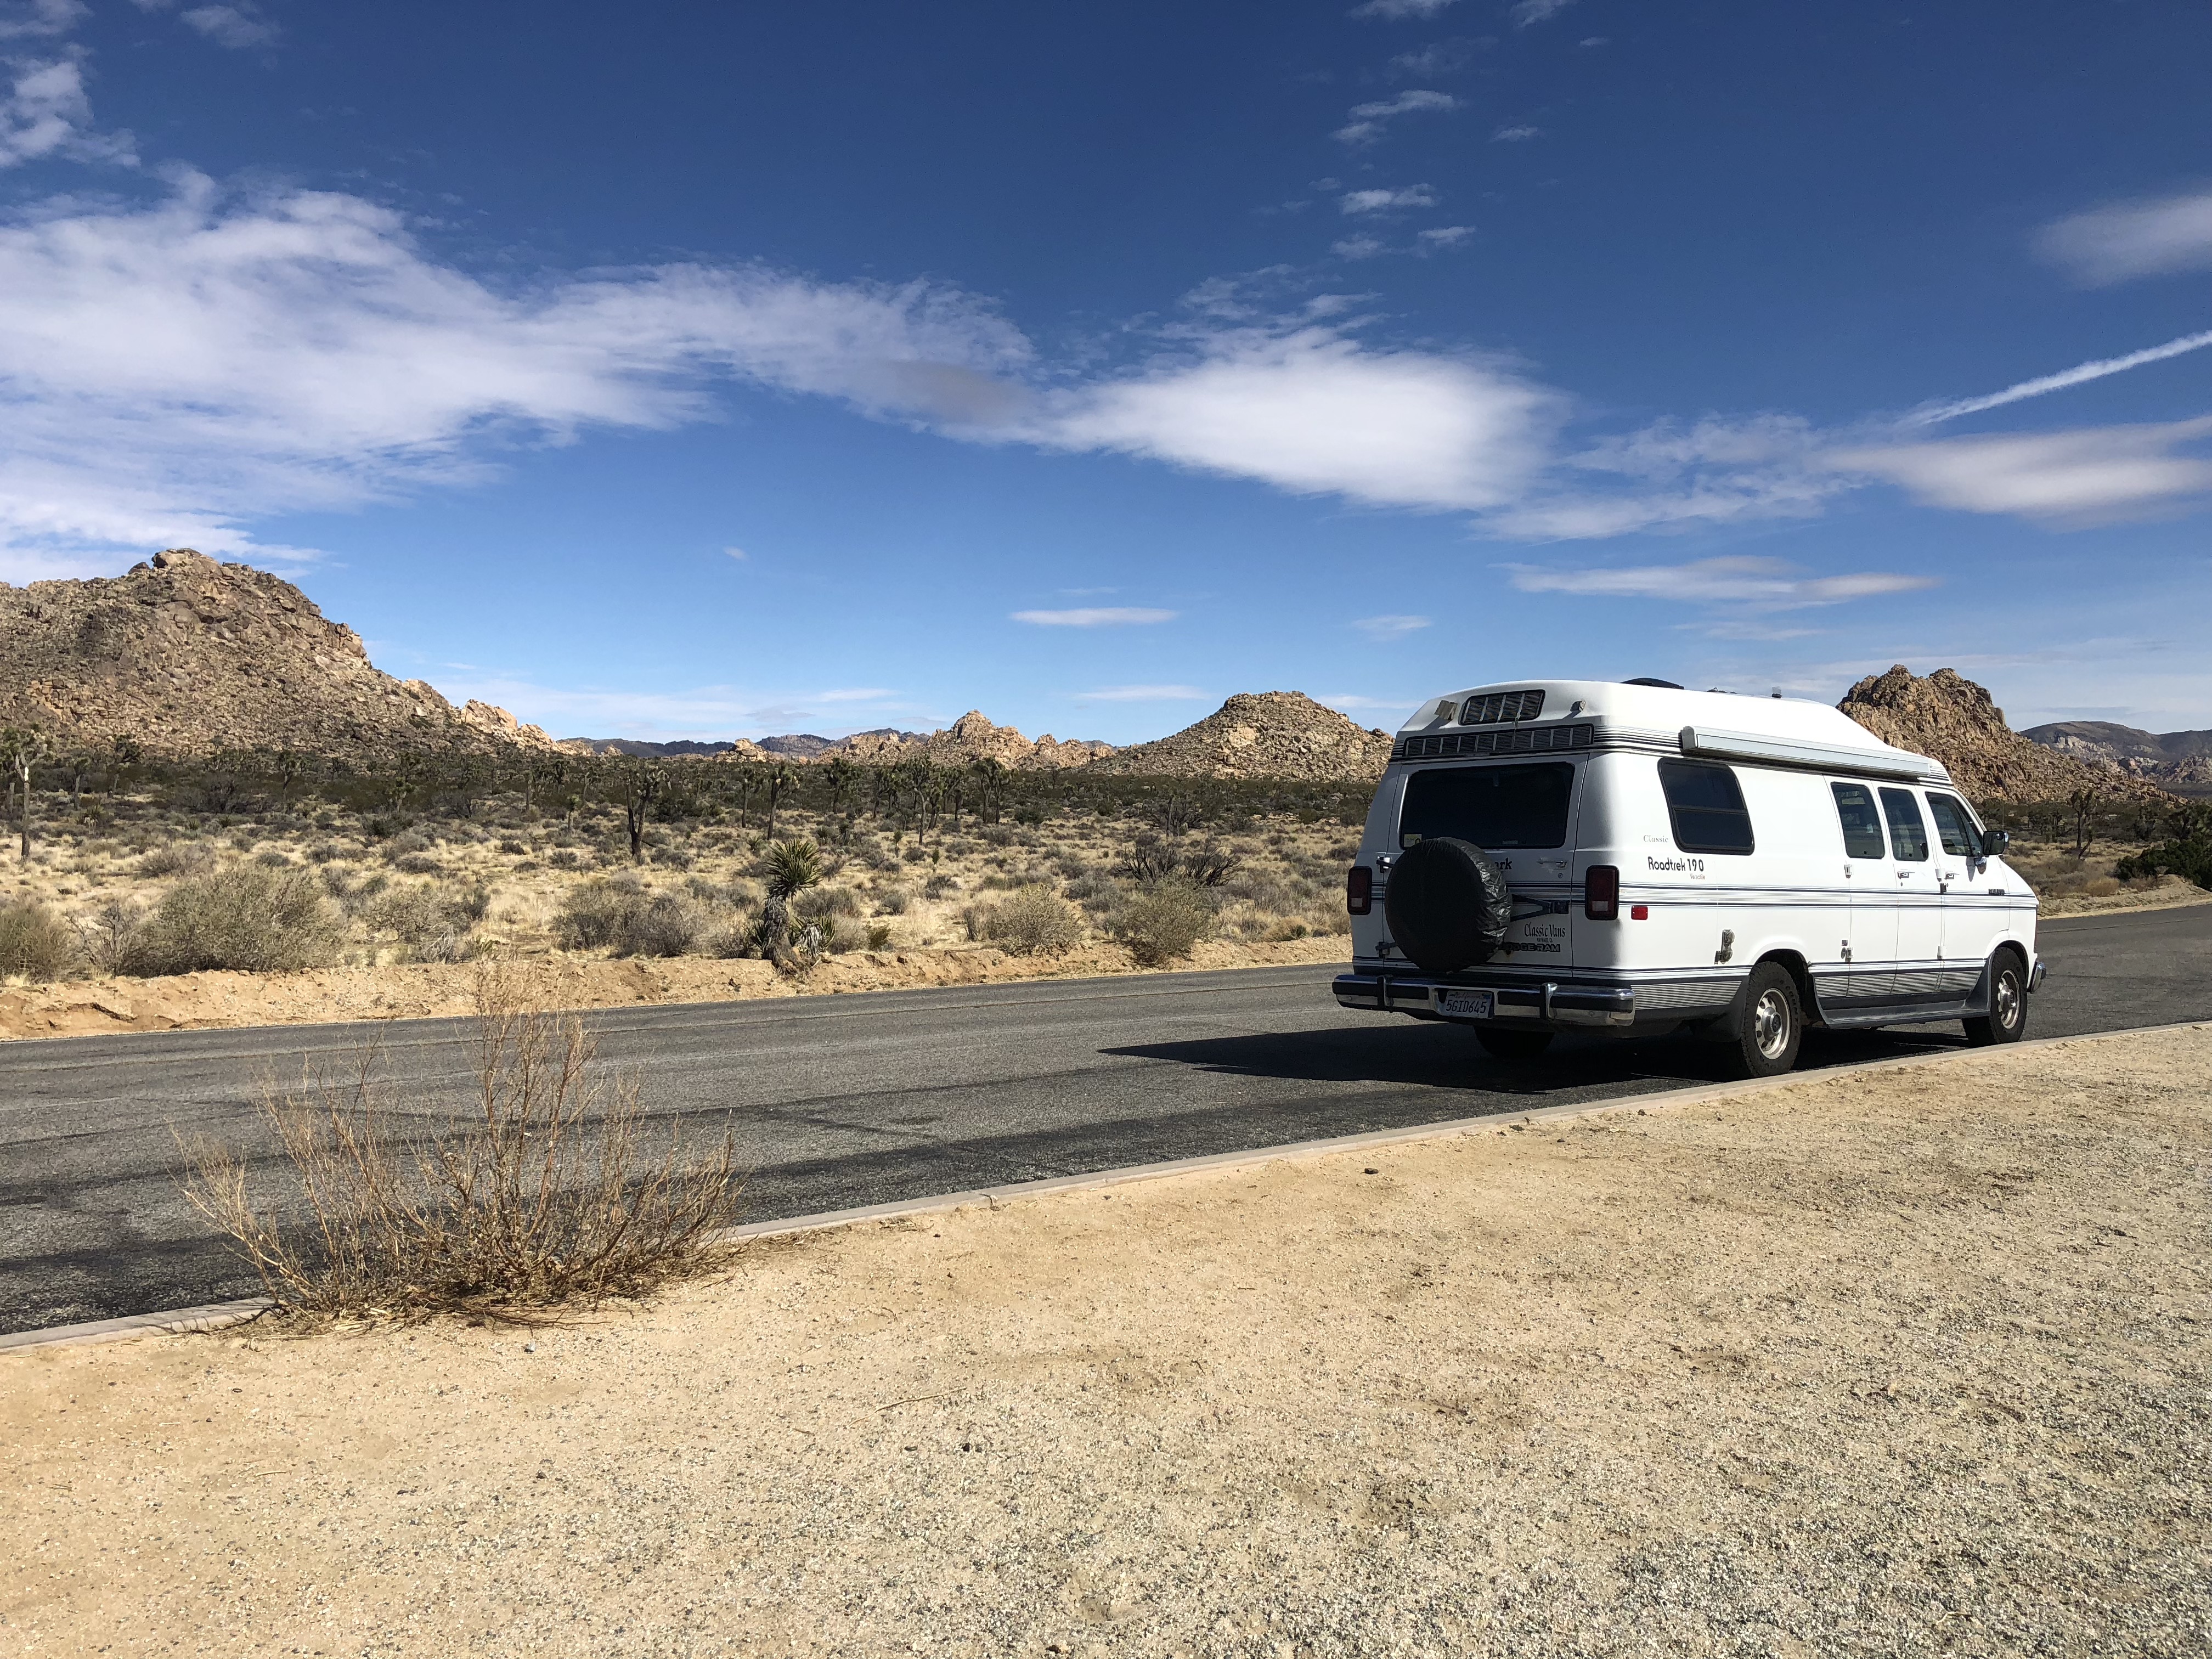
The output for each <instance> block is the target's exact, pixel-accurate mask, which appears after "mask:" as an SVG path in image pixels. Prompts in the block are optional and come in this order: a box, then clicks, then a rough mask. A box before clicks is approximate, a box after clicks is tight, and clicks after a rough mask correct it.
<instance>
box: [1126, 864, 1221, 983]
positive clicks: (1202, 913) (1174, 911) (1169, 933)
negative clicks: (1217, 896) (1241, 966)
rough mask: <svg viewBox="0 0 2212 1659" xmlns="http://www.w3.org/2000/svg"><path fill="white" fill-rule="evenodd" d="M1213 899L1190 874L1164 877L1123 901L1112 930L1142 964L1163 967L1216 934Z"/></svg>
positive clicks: (1146, 966) (1149, 966) (1141, 888)
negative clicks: (1214, 931) (1189, 876)
mask: <svg viewBox="0 0 2212 1659" xmlns="http://www.w3.org/2000/svg"><path fill="white" fill-rule="evenodd" d="M1215 924H1216V915H1215V910H1214V904H1213V898H1212V895H1211V894H1209V893H1208V892H1207V891H1206V889H1204V888H1203V887H1201V886H1200V885H1199V884H1197V883H1196V882H1194V881H1193V880H1191V879H1190V878H1188V877H1187V876H1163V877H1161V878H1159V879H1158V880H1156V881H1152V882H1149V883H1147V884H1145V885H1144V886H1142V887H1139V889H1138V890H1136V891H1135V892H1133V893H1131V894H1129V895H1128V896H1127V897H1125V898H1124V899H1123V900H1122V901H1121V908H1120V909H1118V910H1116V911H1115V913H1114V915H1113V918H1112V921H1111V924H1110V926H1111V929H1112V932H1113V935H1114V937H1115V939H1119V940H1120V941H1121V943H1122V944H1123V945H1127V947H1128V950H1129V954H1130V955H1131V956H1133V957H1135V958H1136V959H1137V963H1138V965H1139V967H1144V968H1159V967H1164V966H1165V965H1166V964H1167V963H1170V962H1173V961H1175V960H1176V958H1177V957H1186V956H1188V955H1189V954H1190V951H1191V949H1192V947H1193V946H1194V945H1196V944H1197V943H1198V942H1199V941H1200V939H1208V938H1211V937H1212V933H1213V930H1214V927H1215Z"/></svg>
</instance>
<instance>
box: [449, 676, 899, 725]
mask: <svg viewBox="0 0 2212 1659" xmlns="http://www.w3.org/2000/svg"><path fill="white" fill-rule="evenodd" d="M434 683H435V684H436V685H437V687H438V690H439V691H440V692H441V694H443V695H444V696H446V697H447V698H448V699H450V700H451V701H453V702H463V701H465V700H466V699H468V698H471V697H476V698H480V699H482V700H483V702H489V703H495V704H497V705H498V706H499V707H500V708H504V709H507V710H508V711H509V712H510V713H512V714H513V715H515V717H516V718H517V719H520V720H527V721H529V722H530V723H531V724H532V725H535V726H544V727H545V728H546V729H547V730H548V731H549V732H551V733H552V734H553V735H554V736H555V737H556V738H565V737H591V738H604V737H626V738H645V739H647V740H651V739H655V738H703V739H708V740H720V739H722V738H733V737H749V738H758V737H771V736H774V735H775V734H777V733H779V732H789V731H791V730H793V729H794V728H796V727H805V726H813V725H817V724H819V725H826V726H829V730H828V731H827V732H824V733H823V735H824V736H836V735H838V734H840V733H842V732H844V731H848V730H851V729H852V728H853V727H854V725H856V724H860V723H866V722H867V721H869V720H871V719H873V720H881V719H882V718H884V714H886V713H888V712H890V711H889V710H887V709H885V708H881V707H878V708H876V709H874V710H872V712H871V713H870V714H860V716H859V720H857V721H856V720H854V716H853V715H852V714H847V715H846V716H845V717H844V718H843V719H842V720H840V721H837V722H835V723H832V722H830V721H828V720H823V716H822V714H821V713H820V712H819V711H820V710H821V709H822V708H823V706H824V705H831V706H840V705H851V704H856V703H857V704H864V705H865V704H877V705H883V704H886V703H889V702H890V700H891V699H893V698H895V697H896V696H898V695H899V694H898V693H896V692H895V691H890V690H884V689H883V688H882V687H879V686H869V687H855V688H850V689H833V690H821V691H805V692H771V691H750V690H745V689H744V688H743V687H739V686H730V685H707V686H699V687H696V688H694V689H691V690H682V691H633V690H623V689H622V688H620V687H611V688H610V687H568V686H549V685H542V684H538V683H537V682H535V681H532V680H527V679H523V678H517V677H514V676H512V675H501V674H498V673H487V672H484V671H481V670H477V671H467V670H464V671H462V672H460V673H458V674H455V675H452V676H444V675H441V676H440V677H439V678H437V679H436V680H435V682H434ZM895 706H896V705H895Z"/></svg>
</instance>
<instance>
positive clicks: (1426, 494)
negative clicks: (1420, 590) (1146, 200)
mask: <svg viewBox="0 0 2212 1659" xmlns="http://www.w3.org/2000/svg"><path fill="white" fill-rule="evenodd" d="M1561 413H1562V411H1561V409H1560V400H1559V398H1558V395H1557V394H1556V393H1554V392H1551V391H1549V390H1548V389H1547V388H1545V387H1543V386H1537V385H1535V384H1534V383H1533V382H1531V381H1528V380H1523V379H1522V378H1521V377H1520V376H1519V375H1517V374H1514V373H1513V372H1511V371H1510V370H1509V369H1507V368H1503V367H1501V366H1498V365H1497V364H1494V363H1490V362H1482V361H1480V360H1478V359H1474V358H1462V357H1450V356H1443V355H1441V354H1438V353H1433V352H1421V351H1390V350H1382V349H1374V348H1371V347H1368V346H1364V345H1361V344H1359V343H1357V342H1355V341H1352V340H1351V339H1348V338H1346V337H1344V336H1343V335H1342V334H1340V333H1338V332H1336V331H1332V330H1329V329H1324V328H1311V327H1310V328H1299V329H1295V330H1292V331H1289V332H1287V333H1280V334H1277V333H1269V332H1267V331H1261V330H1256V329H1255V330H1245V331H1232V332H1229V333H1225V334H1223V335H1219V336H1217V337H1213V338H1212V339H1211V340H1209V341H1208V342H1206V345H1205V348H1204V349H1203V350H1202V352H1201V354H1200V356H1199V357H1198V358H1197V360H1196V361H1183V360H1171V361H1166V362H1160V363H1158V364H1157V365H1154V366H1152V367H1151V368H1147V369H1146V370H1145V371H1143V372H1141V373H1139V374H1135V375H1133V376H1131V377H1129V378H1127V379H1125V380H1116V381H1111V382H1109V383H1107V384H1106V385H1103V386H1097V387H1093V388H1091V389H1090V390H1088V391H1085V392H1079V393H1073V394H1067V396H1066V401H1064V402H1063V404H1061V405H1060V411H1059V413H1058V416H1057V418H1056V419H1055V420H1054V422H1052V424H1051V425H1050V427H1049V428H1048V429H1045V430H1042V431H1040V433H1039V434H1038V435H1039V437H1040V438H1041V440H1042V441H1048V442H1052V443H1055V444H1057V445H1059V446H1060V447H1069V448H1084V449H1113V450H1120V451H1122V452H1124V453H1130V454H1139V455H1148V456H1152V457H1153V458H1155V459H1160V460H1165V461H1172V462H1175V463H1176V464H1178V465H1183V466H1189V467H1195V468H1198V469H1200V470H1201V471H1209V472H1223V473H1228V474H1230V475H1231V476H1234V477H1245V478H1256V479H1259V480H1261V481H1262V482H1264V483H1271V484H1273V485H1275V486H1276V487H1278V488H1279V489H1288V490H1291V491H1294V492H1296V493H1297V494H1300V495H1322V494H1336V495H1346V496H1349V497H1351V498H1352V499H1353V500H1355V501H1367V502H1371V503H1374V504H1376V505H1378V506H1389V507H1468V508H1486V507H1498V506H1501V505H1503V504H1504V503H1505V502H1508V501H1512V500H1515V499H1516V498H1517V497H1518V495H1520V493H1521V491H1522V489H1524V488H1525V486H1526V484H1527V482H1528V477H1529V476H1530V475H1531V473H1532V472H1533V471H1534V469H1535V468H1536V467H1537V466H1538V465H1540V464H1541V459H1542V456H1543V451H1544V447H1545V445H1546V442H1547V439H1548V437H1549V435H1550V432H1551V430H1552V428H1553V426H1554V425H1555V424H1556V422H1557V421H1558V420H1559V417H1560V415H1561Z"/></svg>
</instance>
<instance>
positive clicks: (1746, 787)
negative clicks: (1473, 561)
mask: <svg viewBox="0 0 2212 1659" xmlns="http://www.w3.org/2000/svg"><path fill="white" fill-rule="evenodd" d="M2004 847H2005V836H2004V834H2003V832H2002V830H1994V831H1993V830H1987V829H1983V828H1982V826H1981V823H1980V821H1979V820H1978V818H1977V817H1975V815H1974V811H1973V809H1972V807H1971V806H1969V805H1967V804H1966V800H1965V799H1964V798H1963V797H1962V796H1961V795H1960V793H1959V792H1958V790H1957V789H1956V788H1955V787H1954V786H1953V784H1952V782H1951V781H1950V778H1949V776H1948V775H1947V774H1946V773H1945V771H1944V769H1943V768H1942V766H1941V765H1939V764H1937V763H1936V762H1934V761H1932V760H1929V759H1927V758H1926V757H1923V756H1919V755H1914V754H1911V753H1908V752H1907V751H1905V750H1902V749H1893V748H1891V747H1890V746H1889V745H1887V744H1884V743H1882V742H1881V741H1880V740H1879V739H1877V738H1875V737H1874V736H1873V734H1871V733H1870V732H1867V731H1866V730H1865V729H1864V728H1863V727H1862V726H1859V725H1858V724H1857V723H1856V722H1855V721H1853V720H1850V718H1848V717H1847V716H1845V715H1844V714H1841V713H1839V712H1838V711H1837V710H1835V709H1833V708H1828V707H1826V705H1825V704H1821V703H1814V702H1800V701H1796V700H1795V699H1783V698H1779V697H1776V698H1760V697H1742V696H1731V695H1729V694H1728V693H1726V692H1715V691H1685V690H1681V689H1680V688H1679V687H1675V686H1670V685H1667V684H1664V683H1662V682H1631V683H1629V684H1625V685H1622V684H1610V683H1607V682H1601V681H1592V680H1541V681H1533V682H1523V683H1522V684H1515V685H1501V686H1482V687H1478V688H1476V689H1474V690H1467V691H1458V692H1455V693H1453V694H1452V695H1451V696H1447V697H1442V698H1438V699H1436V700H1434V701H1432V702H1427V703H1425V704H1423V705H1422V707H1421V709H1420V710H1419V713H1418V714H1416V715H1415V716H1414V718H1413V720H1412V722H1410V723H1409V724H1408V725H1407V726H1405V727H1404V729H1403V730H1401V732H1399V734H1398V738H1397V742H1396V744H1395V746H1394V748H1393V750H1392V751H1391V760H1390V768H1389V771H1388V772H1387V773H1386V774H1385V775H1384V776H1383V785H1382V787H1381V788H1379V789H1378V790H1376V794H1375V804H1374V805H1373V807H1372V808H1371V809H1370V811H1369V813H1368V816H1367V829H1366V833H1365V835H1364V837H1363V839H1362V840H1361V842H1360V850H1359V862H1358V865H1357V866H1354V868H1353V869H1352V873H1351V880H1350V884H1349V888H1348V894H1347V899H1348V902H1349V905H1350V908H1351V911H1352V956H1353V963H1352V967H1353V971H1352V972H1351V973H1349V974H1347V975H1344V976H1342V977H1341V978H1340V979H1339V980H1338V981H1336V995H1337V1000H1338V1001H1340V1002H1341V1003H1343V1004H1344V1005H1345V1006H1347V1007H1354V1008H1380V1009H1386V1010H1390V1011H1394V1012H1400V1013H1405V1014H1410V1015H1413V1017H1415V1018H1422V1019H1450V1020H1462V1021H1465V1022H1468V1023H1469V1024H1472V1025H1473V1026H1474V1030H1475V1031H1476V1033H1477V1035H1478V1036H1480V1039H1481V1041H1482V1042H1483V1044H1484V1046H1485V1047H1486V1048H1489V1049H1490V1051H1491V1052H1492V1054H1498V1055H1499V1056H1501V1057H1506V1058H1515V1059H1527V1058H1532V1057H1534V1055H1535V1054H1538V1053H1540V1052H1541V1050H1542V1048H1544V1046H1545V1045H1546V1044H1547V1043H1548V1042H1550V1041H1551V1036H1552V1033H1553V1031H1554V1030H1558V1029H1560V1028H1562V1027H1573V1028H1577V1029H1587V1030H1599V1031H1610V1032H1614V1033H1617V1034H1620V1035H1631V1034H1632V1035H1635V1036H1653V1035H1657V1034H1659V1033H1661V1032H1663V1031H1666V1030H1672V1029H1674V1028H1675V1027H1678V1026H1683V1025H1687V1026H1689V1027H1691V1028H1692V1029H1693V1030H1695V1031H1696V1032H1697V1033H1698V1035H1699V1036H1706V1037H1710V1038H1712V1039H1714V1040H1716V1041H1719V1042H1726V1043H1728V1044H1729V1046H1730V1048H1731V1049H1732V1051H1733V1052H1734V1054H1735V1056H1736V1057H1737V1058H1738V1060H1739V1062H1740V1065H1739V1069H1741V1071H1742V1072H1743V1073H1746V1074H1747V1075H1750V1076H1767V1075H1771V1074H1772V1073H1778V1072H1785V1071H1788V1070H1789V1069H1790V1066H1793V1065H1794V1064H1795V1063H1796V1059H1797V1048H1798V1042H1799V1039H1800V1037H1801V1036H1802V1033H1803V1030H1804V1028H1805V1026H1806V1025H1807V1024H1818V1025H1831V1026H1845V1025H1852V1026H1866V1025H1893V1024H1907V1023H1912V1022H1921V1021H1928V1020H1939V1019H1963V1020H1965V1022H1966V1032H1967V1036H1969V1038H1970V1039H1971V1040H1972V1041H1973V1042H2012V1041H2014V1040H2015V1039H2016V1038H2017V1037H2019V1036H2020V1035H2021V1032H2022V1031H2023V1030H2025V1029H2026V1028H2027V995H2028V993H2029V992H2030V991H2032V990H2033V989H2034V988H2035V987H2036V986H2037V985H2038V984H2039V983H2040V981H2041V980H2042V977H2043V972H2044V964H2043V963H2041V962H2039V960H2038V959H2037V957H2036V954H2035V895H2034V894H2033V892H2031V891H2030V890H2029V889H2028V886H2027V883H2026V882H2024V881H2023V880H2021V878H2020V877H2019V876H2018V875H2017V874H2015V872H2013V871H2012V870H2011V869H2009V868H2008V867H2007V866H2006V865H2005V863H2004V860H2003V859H2002V856H2001V854H2002V853H2003V851H2004Z"/></svg>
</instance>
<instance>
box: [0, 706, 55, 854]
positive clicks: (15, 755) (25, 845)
mask: <svg viewBox="0 0 2212 1659" xmlns="http://www.w3.org/2000/svg"><path fill="white" fill-rule="evenodd" d="M44 759H46V734H45V733H44V732H40V731H39V730H38V729H37V728H36V727H35V726H9V727H8V729H7V730H5V731H4V732H0V764H4V765H5V766H6V767H7V769H8V776H9V785H10V787H11V788H20V789H21V792H22V794H21V800H22V807H23V816H22V817H21V820H19V825H18V827H19V828H20V829H21V834H22V840H21V847H20V850H19V853H18V856H19V857H20V858H21V859H22V860H23V861H24V862H26V863H28V862H29V861H30V857H31V770H32V769H33V767H35V766H37V765H38V764H39V763H40V761H43V760H44Z"/></svg>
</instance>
